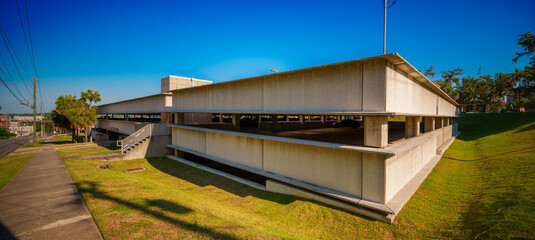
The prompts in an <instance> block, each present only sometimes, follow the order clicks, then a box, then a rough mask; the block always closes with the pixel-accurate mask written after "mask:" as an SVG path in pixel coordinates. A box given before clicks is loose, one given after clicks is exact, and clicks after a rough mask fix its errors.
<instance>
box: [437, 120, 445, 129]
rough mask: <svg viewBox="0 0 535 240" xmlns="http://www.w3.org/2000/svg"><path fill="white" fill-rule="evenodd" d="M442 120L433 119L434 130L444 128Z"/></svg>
mask: <svg viewBox="0 0 535 240" xmlns="http://www.w3.org/2000/svg"><path fill="white" fill-rule="evenodd" d="M443 119H444V118H442V117H436V118H435V129H440V128H442V127H443V126H444V124H443V122H442V121H443Z"/></svg>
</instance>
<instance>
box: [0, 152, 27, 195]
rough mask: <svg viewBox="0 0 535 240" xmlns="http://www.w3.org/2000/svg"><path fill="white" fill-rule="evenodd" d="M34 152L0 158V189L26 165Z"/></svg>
mask: <svg viewBox="0 0 535 240" xmlns="http://www.w3.org/2000/svg"><path fill="white" fill-rule="evenodd" d="M33 156H35V154H25V155H19V156H11V157H5V158H0V190H2V189H3V188H4V186H6V185H7V183H8V182H9V181H10V180H11V179H12V178H13V177H14V176H15V175H17V173H18V172H19V171H20V169H22V167H24V165H26V163H27V162H28V160H30V159H31V158H32V157H33Z"/></svg>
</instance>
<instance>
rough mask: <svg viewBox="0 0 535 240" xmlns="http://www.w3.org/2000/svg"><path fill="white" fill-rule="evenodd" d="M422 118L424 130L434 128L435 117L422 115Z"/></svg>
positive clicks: (429, 130)
mask: <svg viewBox="0 0 535 240" xmlns="http://www.w3.org/2000/svg"><path fill="white" fill-rule="evenodd" d="M423 119H424V132H431V131H434V130H435V118H434V117H423Z"/></svg>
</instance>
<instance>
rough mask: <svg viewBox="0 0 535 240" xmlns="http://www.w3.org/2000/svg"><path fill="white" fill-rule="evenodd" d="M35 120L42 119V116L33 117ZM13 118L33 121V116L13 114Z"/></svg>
mask: <svg viewBox="0 0 535 240" xmlns="http://www.w3.org/2000/svg"><path fill="white" fill-rule="evenodd" d="M35 119H36V120H37V121H41V120H42V119H43V117H42V116H37V117H36V118H35ZM13 120H18V121H33V116H13Z"/></svg>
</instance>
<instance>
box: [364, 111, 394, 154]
mask: <svg viewBox="0 0 535 240" xmlns="http://www.w3.org/2000/svg"><path fill="white" fill-rule="evenodd" d="M386 145H388V117H382V116H380V117H379V116H369V117H368V116H366V117H364V146H367V147H385V146H386Z"/></svg>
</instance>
